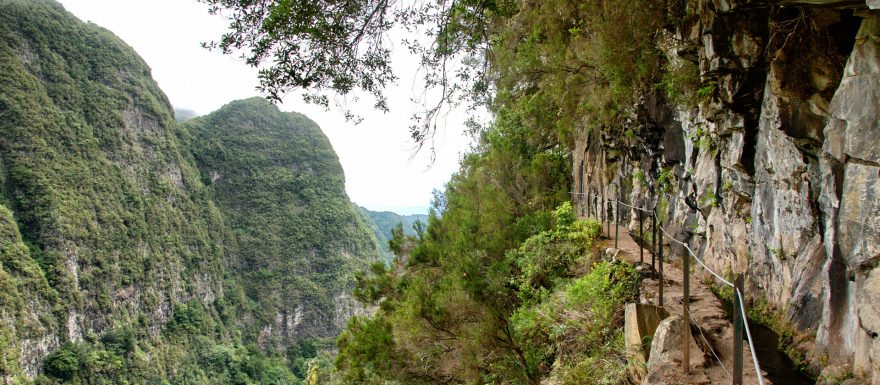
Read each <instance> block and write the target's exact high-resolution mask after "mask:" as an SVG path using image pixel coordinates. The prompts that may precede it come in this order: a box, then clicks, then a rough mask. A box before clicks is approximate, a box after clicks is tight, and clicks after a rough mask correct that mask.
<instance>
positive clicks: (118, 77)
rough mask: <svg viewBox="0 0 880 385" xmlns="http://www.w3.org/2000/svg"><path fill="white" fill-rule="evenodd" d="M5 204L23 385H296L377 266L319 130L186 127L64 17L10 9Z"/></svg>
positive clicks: (2, 367)
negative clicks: (361, 277)
mask: <svg viewBox="0 0 880 385" xmlns="http://www.w3.org/2000/svg"><path fill="white" fill-rule="evenodd" d="M215 173H216V174H217V175H220V177H219V178H213V177H212V175H214V174H215ZM0 185H2V189H0V377H2V378H4V379H5V380H6V381H7V382H11V383H14V384H19V383H29V382H30V381H31V380H36V381H37V382H38V383H41V384H50V383H74V384H109V383H115V384H125V383H129V384H135V383H138V384H140V383H151V384H152V383H155V384H168V383H171V384H232V383H265V384H269V383H297V382H299V381H300V379H302V378H304V377H305V375H306V370H307V365H308V364H307V362H306V361H307V360H310V359H312V358H313V357H316V356H318V355H319V354H321V351H322V350H323V349H324V346H326V345H327V344H328V343H332V339H333V337H334V336H335V335H336V334H337V333H338V331H339V330H340V329H341V328H342V327H343V326H344V325H345V320H346V319H347V317H348V315H349V314H352V313H355V312H360V311H363V309H362V307H360V306H358V305H357V304H356V303H354V301H353V300H352V299H351V297H350V295H349V294H346V293H348V292H349V291H350V290H351V288H352V287H353V278H352V273H353V272H354V271H356V270H359V269H361V268H363V267H365V266H366V265H367V264H368V262H369V261H370V260H373V259H375V258H376V257H377V255H378V251H377V250H376V246H375V241H374V239H373V237H372V234H371V232H370V231H369V229H368V228H367V227H366V225H365V224H364V223H363V222H362V221H361V220H360V219H359V217H358V216H357V215H356V214H355V210H354V208H353V205H352V204H351V203H350V202H349V201H348V198H347V196H346V195H345V192H344V177H343V175H342V169H341V167H340V166H339V162H338V160H337V158H336V155H335V154H334V152H333V149H332V148H331V147H330V144H329V142H328V141H327V139H326V137H325V136H324V135H323V133H322V132H321V131H320V129H319V128H318V127H317V126H316V125H315V124H314V123H313V122H311V121H310V120H308V119H307V118H305V117H304V116H302V115H299V114H293V113H289V114H288V113H280V112H279V111H278V110H277V108H275V107H274V106H272V105H271V104H269V103H268V102H265V101H263V100H259V99H251V100H247V101H240V102H234V103H231V104H230V105H228V106H226V107H224V108H223V109H221V110H220V111H217V112H216V113H214V114H211V115H208V116H205V117H201V118H197V119H194V120H190V121H188V122H187V123H186V124H185V125H183V124H181V123H178V122H177V121H175V119H174V113H173V109H172V107H171V105H170V103H169V101H168V99H167V98H166V96H165V95H164V94H163V93H162V91H161V90H160V89H159V88H158V86H157V84H156V82H155V81H154V80H153V79H152V78H151V77H150V69H149V68H148V67H147V65H146V64H145V63H144V61H143V60H142V59H141V58H140V57H139V56H138V55H137V54H136V53H135V52H134V51H133V50H132V49H131V48H130V47H129V46H127V45H126V44H125V43H124V42H122V41H121V40H120V39H118V38H117V37H116V36H114V35H113V34H112V33H110V32H108V31H107V30H105V29H102V28H100V27H98V26H95V25H93V24H87V23H84V22H82V21H80V20H78V19H76V18H75V17H73V16H72V15H70V14H69V13H68V12H67V11H65V10H64V9H63V8H62V7H61V6H60V5H58V4H57V3H55V2H54V1H50V0H2V1H0ZM325 364H326V363H325Z"/></svg>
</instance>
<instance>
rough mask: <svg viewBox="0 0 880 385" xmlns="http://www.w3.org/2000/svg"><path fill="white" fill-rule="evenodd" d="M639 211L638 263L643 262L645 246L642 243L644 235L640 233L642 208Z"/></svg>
mask: <svg viewBox="0 0 880 385" xmlns="http://www.w3.org/2000/svg"><path fill="white" fill-rule="evenodd" d="M637 211H638V213H639V263H645V248H644V247H642V245H643V244H644V242H645V235H644V233H642V222H643V221H642V210H637Z"/></svg>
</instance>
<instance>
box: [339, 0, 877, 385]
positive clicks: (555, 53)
mask: <svg viewBox="0 0 880 385" xmlns="http://www.w3.org/2000/svg"><path fill="white" fill-rule="evenodd" d="M878 9H880V4H878V2H877V1H873V0H868V1H835V0H815V1H806V0H805V1H797V0H791V1H724V0H721V1H714V0H705V1H654V0H650V1H649V0H601V1H590V2H579V3H578V2H565V1H544V2H528V1H502V2H490V3H474V2H466V1H464V2H455V5H454V6H453V7H452V8H451V11H449V12H442V10H441V12H439V16H438V20H440V23H438V25H437V26H436V28H437V29H436V31H437V36H438V39H437V47H439V48H437V49H436V51H433V52H432V53H434V54H436V55H437V56H439V57H450V56H454V55H456V54H460V55H462V56H466V57H468V60H470V61H469V63H476V64H475V65H474V67H473V68H472V70H473V72H466V74H468V75H475V76H479V77H478V78H477V80H473V81H472V82H471V83H468V84H467V86H472V87H473V90H475V91H473V92H475V94H468V95H467V96H470V97H474V98H476V99H478V100H480V98H481V97H486V98H488V103H487V104H488V106H489V108H490V109H491V110H492V112H493V114H494V121H493V122H492V123H491V124H490V125H489V126H488V127H485V128H484V129H483V130H482V131H481V135H480V138H479V141H478V143H477V144H476V146H475V147H474V148H473V149H472V151H471V153H470V154H469V155H467V156H465V157H464V159H463V161H462V164H461V169H460V171H459V172H458V173H457V174H456V175H455V176H454V177H453V178H452V180H451V181H450V182H449V183H448V184H447V186H446V191H445V196H444V199H442V200H440V202H439V204H438V206H437V207H435V210H436V212H437V213H442V216H439V215H437V216H433V217H431V218H430V219H429V225H428V227H427V230H426V231H425V233H424V234H423V235H420V236H419V237H418V238H417V239H410V240H409V243H405V244H406V245H408V247H407V248H405V249H403V250H401V251H402V253H403V256H402V258H400V259H398V260H397V262H396V263H395V264H394V265H392V266H391V267H390V268H388V269H378V268H377V269H374V271H373V275H372V278H369V279H364V280H363V281H362V282H361V286H360V287H359V290H358V293H359V294H360V295H361V296H362V298H363V299H364V300H365V301H367V302H376V303H379V304H380V307H379V308H380V310H379V312H377V313H376V315H375V316H373V317H372V318H357V319H355V320H353V321H352V322H351V324H350V325H349V328H348V329H347V330H346V331H345V332H344V334H343V337H342V338H341V339H340V359H339V360H338V362H337V363H338V367H339V369H340V370H341V374H342V377H343V378H344V381H345V382H348V383H350V382H355V383H357V382H361V383H374V382H381V381H397V382H400V383H408V384H441V383H442V384H450V383H454V384H466V383H493V384H503V383H531V384H539V383H540V384H569V383H615V384H616V383H621V382H623V381H626V379H625V378H624V377H625V374H624V373H623V372H622V371H621V370H622V369H621V368H623V367H624V366H625V365H626V357H625V356H624V353H623V351H622V342H621V341H620V340H619V339H618V338H619V334H616V333H619V331H620V328H622V325H621V324H620V323H619V321H620V318H615V317H616V316H614V314H617V317H622V315H621V313H620V312H622V309H621V308H620V307H619V302H618V301H621V300H632V298H628V297H627V296H626V295H625V294H626V293H625V289H626V287H627V284H628V280H627V279H626V277H627V276H626V274H625V273H621V274H615V273H608V272H607V271H605V273H606V275H605V277H606V279H605V280H599V282H596V281H592V280H591V278H589V277H593V276H592V275H591V274H592V273H590V272H591V271H596V269H599V271H602V269H605V268H607V266H606V265H603V264H602V263H598V264H595V265H594V264H593V262H594V261H595V259H596V257H598V256H600V255H597V254H592V256H590V253H589V250H584V249H581V248H580V247H581V243H575V244H571V243H569V242H570V241H571V239H572V238H573V237H581V239H583V240H587V239H590V237H589V236H588V235H586V234H585V233H584V232H583V229H582V228H579V229H573V228H572V227H570V226H567V225H566V223H567V222H566V221H560V220H559V219H558V214H559V213H560V211H559V210H562V209H563V208H564V207H565V206H560V209H559V210H557V211H556V213H557V215H555V216H554V215H551V210H553V208H554V207H557V205H559V204H560V203H563V202H566V201H569V202H571V204H572V206H573V208H574V212H575V213H576V214H577V216H583V217H598V218H603V219H604V220H609V221H610V220H613V218H614V217H615V216H619V217H620V218H619V219H620V220H621V223H622V224H623V226H628V227H629V228H630V229H637V227H638V222H637V219H636V214H637V212H636V211H633V210H629V209H626V208H624V209H623V211H622V212H621V213H620V214H615V213H614V210H613V208H612V207H613V205H612V204H611V203H610V201H609V200H612V201H613V200H618V199H619V200H621V201H623V202H624V203H625V204H629V205H633V206H639V207H644V208H647V209H648V210H651V209H653V210H655V211H656V213H657V217H658V221H659V223H660V224H661V225H662V226H663V228H664V229H665V230H666V232H668V233H669V235H668V236H666V235H664V236H663V238H662V239H660V238H659V237H658V240H660V241H662V242H661V244H662V246H663V247H664V248H666V249H667V253H666V255H667V257H668V258H669V259H670V260H671V262H672V263H681V260H682V258H683V256H685V255H687V254H686V253H687V250H686V249H685V248H684V247H682V246H681V244H679V243H677V242H675V241H672V240H671V239H670V237H674V238H675V239H676V240H679V241H681V242H683V243H684V244H687V245H688V247H689V249H690V250H694V252H695V254H696V257H699V258H701V259H702V260H705V261H706V263H707V264H708V265H709V266H710V267H712V268H713V269H714V270H715V271H718V272H721V273H722V274H726V275H728V276H732V274H737V273H743V274H744V275H745V277H746V278H745V279H746V293H747V296H748V297H749V301H750V303H749V308H750V309H752V310H751V313H750V315H749V317H750V319H752V320H753V321H754V322H760V323H764V324H766V325H767V326H770V327H771V328H773V329H774V330H776V332H777V333H779V335H780V336H781V337H782V338H781V343H782V349H784V350H785V351H786V353H788V354H790V355H791V356H792V358H793V359H794V362H795V365H797V366H798V367H799V368H801V369H805V370H806V371H808V372H810V373H812V374H813V375H814V376H816V377H817V378H818V379H819V380H820V381H821V382H822V383H823V384H824V383H829V384H830V383H841V381H844V380H846V379H851V378H852V379H853V380H852V381H850V382H853V381H855V383H878V381H880V355H878V352H880V340H878V338H877V336H878V332H880V322H878V320H880V316H878V315H880V309H878V306H877V303H878V298H880V297H878V293H880V289H878V282H880V270H878V249H877V246H876V245H877V244H880V237H878V234H880V231H878V229H880V226H878V223H877V220H876V218H877V217H878V214H880V212H878V210H880V205H878V204H877V199H876V197H877V196H878V194H880V180H878V175H880V169H878V155H877V154H878V151H877V150H878V148H880V145H878V140H880V131H878V127H880V126H878V121H880V113H878V108H877V106H878V105H880V102H878V100H880V98H878V90H880V81H878V79H880V70H878V69H880V59H878V54H877V53H878V52H880V39H878V36H880V34H878V31H880V29H878V28H880V14H878V12H880V11H878ZM431 27H435V26H433V25H432V26H431ZM474 56H476V57H479V58H483V59H485V62H481V61H479V60H471V59H473V57H474ZM443 69H446V68H445V67H443ZM483 71H485V72H483ZM487 84H488V86H487ZM465 89H467V88H466V87H465ZM481 92H486V93H487V94H489V95H488V96H486V95H485V94H483V93H481ZM621 207H622V208H623V207H625V206H621ZM560 222H561V223H562V224H563V226H562V228H560V227H559V224H560ZM578 226H583V227H588V226H587V225H578ZM569 231H571V232H569ZM591 258H593V259H591ZM591 269H592V270H591ZM697 274H699V276H700V278H702V279H704V280H706V282H716V283H717V282H718V281H713V279H714V278H713V277H712V276H710V275H709V274H708V273H706V272H705V270H701V269H697ZM592 279H595V277H593V278H592ZM603 285H605V286H603ZM587 288H589V289H587ZM597 288H601V289H600V290H599V291H593V292H592V295H591V296H587V298H591V299H593V301H580V302H579V301H577V300H576V299H578V298H583V297H579V296H578V295H577V293H578V292H579V291H578V290H596V289H597ZM580 293H583V291H580ZM600 293H619V294H621V295H620V296H619V297H618V296H608V299H609V300H610V302H611V303H609V302H604V301H599V300H596V299H597V298H602V294H600ZM605 306H608V307H605ZM694 306H696V305H694ZM694 309H698V308H696V307H695V308H694ZM604 310H607V311H608V312H609V313H605V312H603V311H604ZM615 312H617V313H615ZM602 315H607V316H608V317H609V318H607V319H606V318H602V317H601V316H602ZM615 322H618V323H615ZM585 323H586V324H587V325H588V326H584V324H585ZM704 326H705V325H704ZM710 326H711V325H710ZM575 331H576V332H575ZM474 341H477V342H474ZM369 352H382V354H378V355H375V356H371V355H370V354H367V353H369ZM372 357H375V358H372ZM425 361H427V362H429V363H430V364H428V365H424V364H423V363H424V362H425ZM644 383H649V382H648V381H646V382H644Z"/></svg>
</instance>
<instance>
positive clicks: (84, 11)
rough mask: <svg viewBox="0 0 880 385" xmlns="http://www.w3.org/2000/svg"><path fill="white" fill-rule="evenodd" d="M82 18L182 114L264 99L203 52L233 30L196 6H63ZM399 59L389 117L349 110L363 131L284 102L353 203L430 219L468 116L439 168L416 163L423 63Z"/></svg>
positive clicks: (444, 138) (99, 2)
mask: <svg viewBox="0 0 880 385" xmlns="http://www.w3.org/2000/svg"><path fill="white" fill-rule="evenodd" d="M60 2H61V3H62V4H63V5H64V7H65V8H66V9H67V10H68V11H70V12H71V13H73V14H74V15H76V16H77V17H79V18H81V19H83V20H87V21H91V22H94V23H95V24H98V25H100V26H102V27H104V28H107V29H109V30H110V31H112V32H113V33H115V34H116V35H117V36H119V37H120V38H122V39H123V40H125V41H126V42H127V43H128V44H129V45H131V46H132V47H133V48H134V49H135V50H136V51H137V52H138V53H139V54H140V55H141V56H142V57H143V58H144V60H145V61H146V62H147V64H148V65H149V66H150V68H152V70H153V77H154V78H155V79H156V81H157V82H158V83H159V86H160V87H162V89H163V90H164V91H165V93H166V94H167V95H168V97H169V99H170V100H171V103H172V104H173V105H174V106H175V107H179V108H186V109H192V110H195V111H196V112H197V113H198V114H207V113H209V112H211V111H214V110H216V109H217V108H219V107H220V106H222V105H224V104H226V103H228V102H230V101H232V100H235V99H243V98H247V97H251V96H254V95H257V91H256V90H255V87H256V85H257V84H258V81H257V76H256V70H254V69H253V68H251V67H248V66H247V65H245V64H244V62H242V61H240V60H237V59H235V58H232V57H230V56H225V55H222V54H220V53H217V52H209V51H207V50H205V49H203V48H201V46H200V43H201V42H203V41H210V40H216V39H217V38H219V37H220V35H221V34H222V33H223V32H224V31H225V30H226V25H227V23H226V21H225V20H223V19H222V18H220V17H217V16H211V15H209V14H208V11H207V7H206V6H205V5H204V4H200V3H198V2H197V1H196V0H153V1H149V2H144V1H143V0H60ZM404 51H405V50H399V52H396V53H395V58H394V59H395V63H394V64H395V70H396V71H397V75H398V76H399V77H400V78H401V82H400V84H399V85H397V86H395V87H393V88H391V89H389V90H387V91H388V92H387V95H388V96H389V105H390V107H391V111H390V112H389V113H387V114H383V113H381V112H378V111H375V110H373V109H372V108H371V107H370V106H371V105H372V100H371V99H370V98H369V97H365V98H363V100H362V101H361V102H359V103H356V104H353V105H352V108H353V109H354V110H355V111H357V112H358V113H360V114H361V115H363V116H364V121H363V122H362V123H361V124H359V125H354V124H353V123H351V122H346V121H345V119H344V117H343V115H342V113H341V111H339V110H338V109H331V110H330V111H324V109H323V108H321V107H317V106H314V105H308V104H305V103H303V102H302V101H301V100H300V99H299V96H298V94H296V93H294V95H291V96H290V97H288V98H285V100H284V103H283V104H282V105H281V106H280V108H281V109H282V110H285V111H297V112H301V113H304V114H306V115H307V116H309V117H310V118H311V119H312V120H314V121H315V122H316V123H318V124H319V125H320V126H321V128H322V129H323V130H324V132H325V133H326V134H327V136H328V137H329V138H330V142H331V143H332V144H333V147H334V149H335V150H336V153H337V154H338V155H339V160H340V163H342V167H343V169H344V170H345V176H346V191H347V192H348V194H349V196H350V197H351V199H352V200H353V201H354V202H356V203H358V204H360V205H362V206H365V207H367V208H369V209H372V210H391V211H398V212H401V213H407V212H415V211H422V212H424V211H425V210H426V207H427V206H428V204H429V203H430V200H431V191H432V190H433V189H435V188H438V189H441V188H442V186H443V184H444V183H445V182H446V181H447V180H448V179H449V176H450V175H451V174H452V173H453V172H455V171H456V170H457V169H458V159H459V156H460V153H461V152H463V151H464V150H465V149H466V148H467V146H468V143H469V141H468V139H467V138H466V137H465V136H464V135H463V133H462V132H463V122H464V120H465V115H464V112H463V111H453V112H452V113H450V114H449V115H448V117H447V119H446V122H441V127H443V128H441V130H440V132H439V133H438V135H437V136H436V141H435V150H436V160H435V162H434V164H433V166H431V167H430V168H428V166H429V156H428V155H429V154H428V152H427V151H423V152H421V153H419V154H418V155H417V156H416V157H415V158H414V159H411V157H412V155H413V152H412V149H413V143H412V141H411V140H410V139H409V130H408V127H409V125H410V120H409V118H410V117H411V116H412V115H413V114H414V113H416V112H418V111H419V106H418V105H417V104H414V103H412V102H410V98H411V97H413V96H418V95H419V92H418V91H415V90H414V88H418V86H413V84H412V81H413V79H415V78H416V77H417V76H416V74H415V72H416V69H417V67H418V66H417V63H416V60H415V59H414V58H412V57H409V55H408V54H407V53H406V52H404Z"/></svg>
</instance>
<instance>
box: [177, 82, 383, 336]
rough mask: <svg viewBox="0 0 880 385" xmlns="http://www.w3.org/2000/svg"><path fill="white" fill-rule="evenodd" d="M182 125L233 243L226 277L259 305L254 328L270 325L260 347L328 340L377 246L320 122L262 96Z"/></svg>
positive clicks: (233, 103) (337, 327) (232, 104)
mask: <svg viewBox="0 0 880 385" xmlns="http://www.w3.org/2000/svg"><path fill="white" fill-rule="evenodd" d="M185 127H186V129H187V130H188V131H189V132H190V133H191V135H192V141H191V144H190V145H189V147H190V148H191V149H192V152H193V154H194V158H195V161H196V164H197V165H198V167H199V169H200V170H201V175H202V180H203V182H204V183H205V184H206V185H208V186H209V190H210V191H211V195H212V196H213V197H214V199H215V201H216V202H217V204H218V206H219V207H220V210H221V211H222V212H223V216H224V218H225V219H226V222H227V224H228V225H229V226H230V228H231V230H232V232H233V234H234V237H235V240H236V242H237V245H238V248H237V249H236V253H235V255H233V256H232V257H231V258H230V260H229V268H230V274H231V275H233V276H235V277H237V278H239V282H241V284H242V287H243V288H244V292H245V294H246V295H247V298H248V299H249V300H253V301H256V302H257V303H259V304H260V308H259V309H258V311H257V312H256V313H255V315H256V316H257V320H258V322H257V324H263V325H274V326H275V328H274V329H273V331H272V332H270V333H269V335H270V336H271V338H270V337H267V336H265V335H264V336H263V337H261V338H264V341H262V342H260V343H261V344H268V343H269V339H271V340H273V341H274V342H275V345H276V346H277V347H279V348H280V347H283V346H286V345H287V344H289V343H290V340H296V339H298V338H297V336H300V335H309V336H313V337H315V336H321V337H333V336H335V335H336V333H338V331H339V329H340V328H341V327H343V326H344V325H345V323H344V322H345V319H346V318H347V315H345V314H344V313H343V315H337V314H336V311H337V310H339V309H341V308H340V306H341V307H350V306H354V303H353V300H351V298H347V299H346V298H345V297H344V296H343V297H340V296H342V295H343V293H344V292H345V291H346V290H347V289H350V288H351V287H352V284H353V281H352V280H351V279H352V274H353V273H354V272H355V271H358V270H362V269H364V268H365V267H366V266H367V264H368V261H369V260H371V259H375V258H377V257H378V251H377V250H376V244H375V241H374V240H373V239H372V238H371V237H370V234H369V231H370V230H369V228H368V227H367V225H366V224H365V223H363V222H362V221H361V219H360V217H359V216H358V215H356V213H355V209H354V206H353V205H352V204H351V203H350V202H349V201H348V197H347V196H346V195H345V185H344V177H343V173H342V167H341V166H340V164H339V161H338V159H337V158H336V154H335V153H334V152H333V148H332V147H331V146H330V142H329V141H328V140H327V138H326V137H325V136H324V134H323V133H322V132H321V130H320V128H319V127H318V126H317V125H316V124H315V123H314V122H312V121H311V120H309V119H308V118H306V117H305V116H304V115H301V114H297V113H282V112H280V111H279V110H278V108H277V107H275V106H273V105H272V104H271V103H269V102H268V101H266V100H265V99H262V98H252V99H247V100H241V101H236V102H232V103H229V104H227V105H226V106H224V107H223V108H221V109H219V110H217V111H215V112H213V113H211V114H209V115H207V116H204V117H200V118H196V119H194V120H191V121H189V122H187V124H186V125H185ZM340 311H342V310H340ZM294 318H296V319H297V321H292V320H293V319H294ZM277 319H283V320H284V322H278V321H276V320H277ZM254 337H256V335H254Z"/></svg>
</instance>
